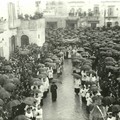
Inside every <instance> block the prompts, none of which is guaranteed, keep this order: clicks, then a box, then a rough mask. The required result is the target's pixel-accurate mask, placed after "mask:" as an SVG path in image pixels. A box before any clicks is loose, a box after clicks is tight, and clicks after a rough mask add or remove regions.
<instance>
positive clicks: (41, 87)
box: [40, 85, 44, 93]
mask: <svg viewBox="0 0 120 120" xmlns="http://www.w3.org/2000/svg"><path fill="white" fill-rule="evenodd" d="M40 92H42V93H44V86H43V85H41V86H40Z"/></svg>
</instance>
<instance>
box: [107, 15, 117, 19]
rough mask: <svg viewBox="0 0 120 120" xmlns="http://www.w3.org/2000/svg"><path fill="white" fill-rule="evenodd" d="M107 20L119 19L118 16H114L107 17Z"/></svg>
mask: <svg viewBox="0 0 120 120" xmlns="http://www.w3.org/2000/svg"><path fill="white" fill-rule="evenodd" d="M105 18H106V19H117V18H118V16H114V15H107V16H105Z"/></svg>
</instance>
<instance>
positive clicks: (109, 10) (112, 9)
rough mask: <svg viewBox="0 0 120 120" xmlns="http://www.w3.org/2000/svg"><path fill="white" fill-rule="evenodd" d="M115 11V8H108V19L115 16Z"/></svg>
mask: <svg viewBox="0 0 120 120" xmlns="http://www.w3.org/2000/svg"><path fill="white" fill-rule="evenodd" d="M113 11H114V7H108V17H109V16H113V15H114V13H113Z"/></svg>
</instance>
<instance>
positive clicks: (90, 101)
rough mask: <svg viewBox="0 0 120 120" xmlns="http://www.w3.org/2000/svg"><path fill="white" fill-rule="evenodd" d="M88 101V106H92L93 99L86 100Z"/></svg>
mask: <svg viewBox="0 0 120 120" xmlns="http://www.w3.org/2000/svg"><path fill="white" fill-rule="evenodd" d="M86 101H87V106H89V105H91V104H92V102H93V101H92V99H91V97H88V98H87V99H86Z"/></svg>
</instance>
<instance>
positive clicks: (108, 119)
mask: <svg viewBox="0 0 120 120" xmlns="http://www.w3.org/2000/svg"><path fill="white" fill-rule="evenodd" d="M107 120H116V118H115V117H112V118H109V117H108V118H107Z"/></svg>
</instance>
